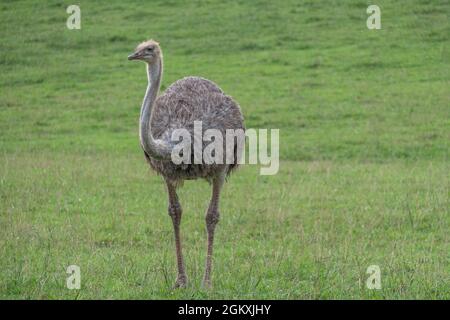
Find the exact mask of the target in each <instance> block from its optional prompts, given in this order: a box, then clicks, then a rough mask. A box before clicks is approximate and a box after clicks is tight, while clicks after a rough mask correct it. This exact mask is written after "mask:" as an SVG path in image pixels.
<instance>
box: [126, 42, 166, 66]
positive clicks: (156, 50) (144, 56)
mask: <svg viewBox="0 0 450 320" xmlns="http://www.w3.org/2000/svg"><path fill="white" fill-rule="evenodd" d="M161 55H162V53H161V48H160V47H159V43H158V42H156V41H154V40H148V41H144V42H142V43H141V44H139V45H138V46H137V47H136V50H134V53H132V54H130V55H129V56H128V60H142V61H144V62H146V63H148V64H153V63H154V62H156V61H157V60H158V59H159V58H160V57H161Z"/></svg>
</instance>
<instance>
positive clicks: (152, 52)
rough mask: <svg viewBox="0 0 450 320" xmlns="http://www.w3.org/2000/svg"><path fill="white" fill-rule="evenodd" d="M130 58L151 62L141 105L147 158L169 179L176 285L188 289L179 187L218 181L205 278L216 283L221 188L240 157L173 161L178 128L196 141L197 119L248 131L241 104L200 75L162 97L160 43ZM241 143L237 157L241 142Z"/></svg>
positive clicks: (146, 44) (209, 213)
mask: <svg viewBox="0 0 450 320" xmlns="http://www.w3.org/2000/svg"><path fill="white" fill-rule="evenodd" d="M128 59H129V60H141V61H144V62H145V63H146V66H147V76H148V86H147V90H146V93H145V96H144V101H143V103H142V107H141V113H140V120H139V137H140V142H141V146H142V149H143V150H144V154H145V157H146V159H147V161H148V162H149V164H150V166H151V167H152V168H153V169H154V170H155V171H156V172H157V173H158V174H160V175H161V176H162V177H163V178H164V180H165V182H166V186H167V193H168V202H169V207H168V212H169V216H170V217H171V218H172V222H173V227H174V233H175V249H176V258H177V267H178V275H177V278H176V282H175V287H184V286H186V284H187V276H186V272H185V267H184V259H183V254H182V247H181V237H180V222H181V216H182V208H181V205H180V203H179V200H178V196H177V193H176V190H177V188H178V187H179V186H181V185H182V183H183V181H184V180H187V179H197V178H203V179H206V180H208V181H209V182H210V183H211V185H212V195H211V200H210V203H209V206H208V209H207V211H206V215H205V220H206V230H207V238H208V241H207V255H206V267H205V274H204V277H203V285H204V286H205V287H210V286H211V268H212V252H213V242H214V232H215V226H216V224H217V222H218V221H219V198H220V192H221V189H222V186H223V184H224V182H225V178H226V176H227V175H229V174H230V173H231V171H232V170H233V169H234V168H236V166H237V161H234V163H232V164H226V163H223V164H215V163H213V164H206V163H204V162H202V163H200V164H194V163H193V162H191V163H190V164H185V163H182V164H175V163H174V162H173V161H172V160H171V153H172V149H173V147H174V142H173V141H172V133H173V132H174V130H177V129H184V130H187V131H188V132H189V133H190V135H191V137H192V139H191V140H192V143H193V142H194V121H201V123H202V130H203V132H204V131H206V130H207V129H216V130H219V131H220V132H221V133H222V136H223V137H225V136H226V130H227V129H233V130H237V129H242V130H244V129H245V128H244V119H243V116H242V113H241V110H240V107H239V105H238V104H237V103H236V102H235V101H234V100H233V99H232V98H231V97H230V96H227V95H226V94H225V93H224V92H223V91H222V90H221V89H220V88H219V87H218V86H217V85H216V84H215V83H213V82H212V81H210V80H207V79H204V78H200V77H186V78H183V79H180V80H178V81H176V82H174V83H173V84H172V85H170V86H169V87H168V88H167V89H166V90H165V92H164V93H163V94H161V95H158V93H159V89H160V85H161V79H162V73H163V55H162V51H161V47H160V46H159V44H158V43H157V42H156V41H153V40H149V41H145V42H143V43H141V44H139V45H138V47H137V48H136V50H135V52H134V53H133V54H131V55H130V56H128ZM235 143H236V145H235V148H234V149H235V156H236V155H237V148H238V145H237V142H235ZM204 144H205V143H203V146H204ZM235 159H236V158H235ZM236 160H237V159H236Z"/></svg>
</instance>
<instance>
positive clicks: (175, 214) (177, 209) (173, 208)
mask: <svg viewBox="0 0 450 320" xmlns="http://www.w3.org/2000/svg"><path fill="white" fill-rule="evenodd" d="M168 212H169V216H170V217H172V218H180V217H181V213H182V210H181V206H180V204H179V203H173V204H169V208H168Z"/></svg>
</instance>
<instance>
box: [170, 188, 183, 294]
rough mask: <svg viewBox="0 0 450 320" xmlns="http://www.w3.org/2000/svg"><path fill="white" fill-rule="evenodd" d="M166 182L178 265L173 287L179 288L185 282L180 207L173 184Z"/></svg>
mask: <svg viewBox="0 0 450 320" xmlns="http://www.w3.org/2000/svg"><path fill="white" fill-rule="evenodd" d="M166 183H167V192H168V194H169V216H170V217H171V218H172V223H173V230H174V233H175V251H176V255H177V267H178V275H177V280H176V281H175V285H174V287H175V288H179V287H185V286H186V283H187V277H186V272H185V270H184V261H183V253H182V251H181V239H180V223H181V214H182V209H181V205H180V203H179V201H178V195H177V192H176V189H175V186H174V185H172V184H171V183H170V182H168V181H166Z"/></svg>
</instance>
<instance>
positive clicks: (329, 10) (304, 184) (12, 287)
mask: <svg viewBox="0 0 450 320" xmlns="http://www.w3.org/2000/svg"><path fill="white" fill-rule="evenodd" d="M70 4H72V3H70V2H64V1H59V0H57V1H46V2H44V1H42V2H35V1H3V2H2V3H1V4H0V26H1V28H0V36H1V39H2V40H1V41H0V73H1V77H0V88H1V89H0V90H1V91H0V93H1V94H0V132H1V136H0V230H1V231H0V298H5V299H15V298H26V299H75V298H76V299H91V298H101V299H105V298H136V299H162V298H165V299H176V298H189V299H190V298H193V299H201V298H216V299H228V298H248V299H254V298H262V299H319V298H320V299H336V298H345V299H361V298H369V299H416V298H428V299H439V298H440V299H450V232H449V230H450V212H449V207H450V203H449V202H450V201H449V181H450V174H449V172H450V162H449V158H448V151H449V147H450V146H449V142H448V141H449V139H450V129H449V128H450V107H449V101H450V94H449V80H450V58H449V57H450V50H449V34H450V28H449V23H448V21H449V20H448V13H449V10H450V5H449V2H448V0H434V1H431V0H428V1H419V0H414V1H409V2H408V5H405V4H403V3H400V2H398V1H385V0H380V1H376V3H375V4H377V5H379V6H380V8H381V23H382V29H381V30H368V29H367V27H366V19H367V17H368V15H367V14H366V8H367V6H368V5H369V4H373V2H369V1H356V0H352V1H350V0H348V1H317V0H308V1H282V2H278V1H266V0H264V1H262V0H261V1H230V2H225V1H215V0H214V1H213V0H210V1H188V2H186V1H176V0H170V1H168V0H161V1H140V2H137V1H136V2H133V3H130V4H125V3H122V1H95V2H93V1H78V2H77V4H79V5H80V7H81V30H68V29H67V28H66V19H67V17H68V14H67V13H66V7H67V6H68V5H70ZM147 38H154V39H157V40H158V41H159V42H160V43H161V46H162V48H163V50H164V57H165V74H164V79H163V85H162V87H163V89H164V88H165V87H167V86H168V85H170V84H171V83H172V82H173V81H175V80H176V79H178V78H181V77H183V76H186V75H201V76H203V77H206V78H209V79H211V80H213V81H215V82H217V83H218V84H220V86H221V87H222V88H223V89H224V90H225V91H226V92H227V93H228V94H230V95H232V96H233V97H234V98H235V99H236V100H237V101H239V103H240V105H241V107H242V110H243V112H244V115H245V118H246V126H247V127H248V128H269V129H270V128H279V129H280V157H281V164H280V171H279V173H278V174H277V175H275V176H260V175H259V168H258V167H257V166H250V165H247V166H244V167H243V168H241V170H239V171H238V172H237V173H236V175H234V176H233V177H232V178H231V179H230V181H229V183H228V184H227V185H226V187H225V189H224V194H223V198H222V199H223V201H222V205H221V208H222V210H221V213H222V218H221V222H220V223H219V225H218V228H217V236H216V243H215V249H216V250H215V258H214V259H215V260H214V270H213V281H214V289H213V290H212V291H209V292H208V291H204V290H202V289H201V287H200V280H201V277H202V273H203V268H204V258H205V251H206V234H205V228H204V212H205V209H206V206H207V203H208V200H209V193H210V190H209V186H208V184H207V183H206V182H202V181H193V182H187V183H186V184H185V186H184V188H182V189H181V190H180V197H181V203H182V205H183V207H184V215H183V219H182V236H183V241H184V253H185V256H186V264H187V273H188V277H189V278H190V285H189V287H188V288H187V289H183V290H175V291H174V290H171V285H172V284H173V281H174V279H175V275H176V268H175V253H174V241H173V234H172V224H171V220H170V218H169V217H168V215H167V200H166V194H165V190H164V184H163V183H162V181H161V178H160V177H158V176H156V175H155V174H153V173H151V172H150V170H149V169H148V166H147V164H146V163H145V160H144V157H143V154H142V151H141V149H140V147H139V142H138V133H137V124H138V122H137V121H138V117H139V108H140V103H141V101H142V97H143V95H144V91H145V88H146V84H147V83H146V75H145V70H144V66H143V65H142V64H139V63H130V62H128V61H127V60H126V57H127V55H128V54H129V53H131V52H132V50H133V49H134V47H135V45H136V44H137V43H138V42H140V41H142V40H144V39H147ZM72 264H76V265H79V266H80V268H81V276H82V280H81V283H82V286H81V289H80V290H68V289H67V288H66V277H67V276H68V275H67V274H66V273H65V271H66V268H67V266H69V265H72ZM370 265H378V266H380V268H381V281H382V289H381V290H369V289H367V288H366V285H365V283H366V279H367V277H368V274H366V269H367V267H368V266H370Z"/></svg>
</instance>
